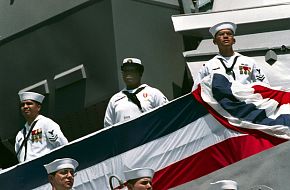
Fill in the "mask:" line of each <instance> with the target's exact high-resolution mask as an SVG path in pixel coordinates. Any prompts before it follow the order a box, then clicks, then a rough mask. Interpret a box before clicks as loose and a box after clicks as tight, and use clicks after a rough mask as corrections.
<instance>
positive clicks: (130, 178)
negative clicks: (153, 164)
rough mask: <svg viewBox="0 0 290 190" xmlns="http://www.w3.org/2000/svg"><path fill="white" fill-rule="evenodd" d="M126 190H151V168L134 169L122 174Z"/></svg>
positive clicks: (152, 174) (152, 172)
mask: <svg viewBox="0 0 290 190" xmlns="http://www.w3.org/2000/svg"><path fill="white" fill-rule="evenodd" d="M124 176H125V180H126V185H127V188H128V190H152V189H153V187H152V178H153V176H154V170H153V169H151V168H135V169H132V170H128V171H125V172H124Z"/></svg>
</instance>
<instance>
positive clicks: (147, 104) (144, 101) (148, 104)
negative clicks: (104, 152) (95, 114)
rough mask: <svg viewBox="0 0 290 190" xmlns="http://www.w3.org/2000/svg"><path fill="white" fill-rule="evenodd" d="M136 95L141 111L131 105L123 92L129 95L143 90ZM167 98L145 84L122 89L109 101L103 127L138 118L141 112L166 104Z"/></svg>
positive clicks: (134, 105)
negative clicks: (131, 88) (130, 88)
mask: <svg viewBox="0 0 290 190" xmlns="http://www.w3.org/2000/svg"><path fill="white" fill-rule="evenodd" d="M143 87H145V88H144V89H143V90H141V91H140V92H139V93H137V94H136V96H137V98H138V100H139V101H140V104H141V109H140V108H139V107H138V106H137V105H136V104H135V103H133V102H132V101H131V100H130V99H129V98H128V97H127V96H126V95H125V93H124V92H123V91H128V92H130V93H134V92H136V91H137V90H138V89H139V88H143ZM167 102H168V100H167V98H166V97H165V96H164V95H163V94H162V92H160V90H158V89H156V88H152V87H150V86H148V85H147V84H142V85H140V86H139V87H138V88H136V89H133V90H126V89H123V90H122V91H120V92H118V93H117V94H115V95H114V96H113V97H112V98H111V99H110V101H109V103H108V107H107V110H106V113H105V118H104V127H108V126H111V125H114V124H116V123H119V122H124V121H127V120H130V119H133V118H136V117H138V116H139V115H140V114H142V113H143V112H146V111H148V110H151V109H153V108H156V107H158V106H161V105H163V104H165V103H167Z"/></svg>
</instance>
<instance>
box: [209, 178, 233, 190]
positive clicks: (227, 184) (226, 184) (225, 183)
mask: <svg viewBox="0 0 290 190" xmlns="http://www.w3.org/2000/svg"><path fill="white" fill-rule="evenodd" d="M210 184H217V185H219V186H220V188H221V189H233V190H237V189H238V183H237V182H235V181H233V180H220V181H216V182H213V183H210Z"/></svg>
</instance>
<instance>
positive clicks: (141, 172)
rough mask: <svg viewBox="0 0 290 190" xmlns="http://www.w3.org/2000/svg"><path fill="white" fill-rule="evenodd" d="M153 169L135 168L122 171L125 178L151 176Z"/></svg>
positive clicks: (127, 179)
mask: <svg viewBox="0 0 290 190" xmlns="http://www.w3.org/2000/svg"><path fill="white" fill-rule="evenodd" d="M153 175H154V170H153V169H151V168H135V169H132V170H128V171H125V172H124V176H125V180H126V181H129V180H131V179H138V178H144V177H149V178H153Z"/></svg>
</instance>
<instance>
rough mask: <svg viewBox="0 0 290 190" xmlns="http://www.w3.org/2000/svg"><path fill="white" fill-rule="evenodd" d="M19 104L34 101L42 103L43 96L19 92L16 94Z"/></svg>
mask: <svg viewBox="0 0 290 190" xmlns="http://www.w3.org/2000/svg"><path fill="white" fill-rule="evenodd" d="M18 95H19V98H20V102H23V101H24V100H34V101H37V102H39V103H42V101H43V99H44V96H43V95H42V94H38V93H36V92H19V93H18Z"/></svg>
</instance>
